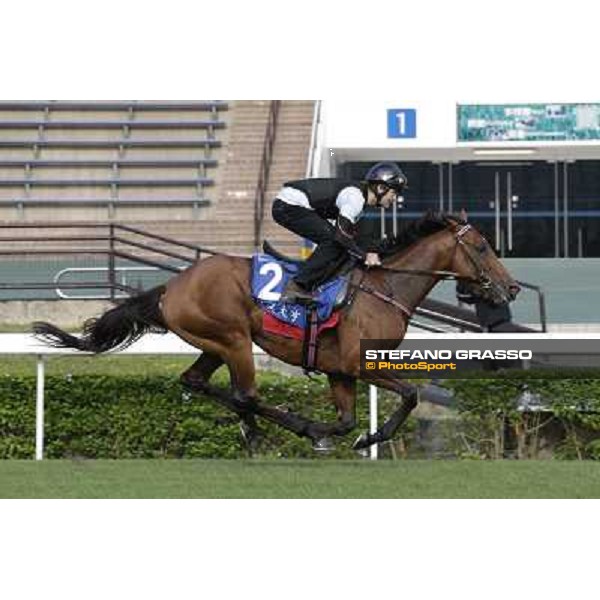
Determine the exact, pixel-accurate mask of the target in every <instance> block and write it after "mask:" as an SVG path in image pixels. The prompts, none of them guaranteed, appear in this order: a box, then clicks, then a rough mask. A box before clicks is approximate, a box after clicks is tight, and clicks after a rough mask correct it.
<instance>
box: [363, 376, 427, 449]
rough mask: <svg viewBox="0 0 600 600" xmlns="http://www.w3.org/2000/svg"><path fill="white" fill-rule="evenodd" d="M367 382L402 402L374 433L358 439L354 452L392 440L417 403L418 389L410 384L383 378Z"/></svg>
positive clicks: (365, 434) (364, 434)
mask: <svg viewBox="0 0 600 600" xmlns="http://www.w3.org/2000/svg"><path fill="white" fill-rule="evenodd" d="M369 382H370V383H371V384H373V385H376V386H377V387H380V388H384V389H386V390H391V391H393V392H396V393H397V394H400V396H401V397H402V400H401V401H400V406H399V407H398V408H397V409H396V410H395V411H394V412H393V413H392V414H391V415H390V417H388V419H387V420H386V421H385V423H384V424H383V425H382V426H381V427H380V428H379V429H377V431H376V432H375V433H368V432H366V433H363V434H361V435H360V436H359V437H358V439H357V440H356V441H355V442H354V445H353V446H352V447H353V448H354V449H355V450H363V449H364V448H368V447H369V446H371V445H372V444H380V443H381V442H386V441H387V440H390V439H392V437H394V435H395V433H396V432H397V431H398V429H400V427H401V426H402V425H403V423H404V422H405V421H406V419H407V418H408V416H409V415H410V413H411V412H412V411H413V410H414V408H415V407H416V406H417V403H418V388H417V386H416V385H414V384H412V383H407V382H406V381H401V380H399V379H387V378H384V377H381V378H377V379H372V380H371V379H370V380H369Z"/></svg>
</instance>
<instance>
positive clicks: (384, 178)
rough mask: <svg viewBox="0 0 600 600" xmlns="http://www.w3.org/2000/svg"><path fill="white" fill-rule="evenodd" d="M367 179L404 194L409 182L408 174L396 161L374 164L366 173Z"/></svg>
mask: <svg viewBox="0 0 600 600" xmlns="http://www.w3.org/2000/svg"><path fill="white" fill-rule="evenodd" d="M365 181H366V182H367V183H369V184H375V185H376V184H380V183H382V184H383V185H386V186H387V187H388V188H391V189H392V190H395V191H396V192H398V195H400V194H402V192H403V191H404V188H405V187H406V185H407V183H408V179H407V178H406V175H405V174H404V173H403V172H402V169H401V168H400V167H399V166H398V165H397V164H396V163H389V162H382V163H377V164H376V165H373V166H372V167H371V168H370V169H369V170H368V171H367V174H366V175H365Z"/></svg>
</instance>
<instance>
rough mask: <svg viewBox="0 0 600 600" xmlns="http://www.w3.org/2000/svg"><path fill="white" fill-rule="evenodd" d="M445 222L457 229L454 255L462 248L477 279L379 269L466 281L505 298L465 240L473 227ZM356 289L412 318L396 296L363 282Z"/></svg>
mask: <svg viewBox="0 0 600 600" xmlns="http://www.w3.org/2000/svg"><path fill="white" fill-rule="evenodd" d="M445 222H446V223H451V224H452V225H453V227H455V230H454V232H453V233H454V238H455V240H456V245H455V247H454V254H456V252H457V250H458V249H459V248H462V250H463V251H464V253H465V256H466V257H467V259H468V261H469V262H470V263H471V265H472V266H473V268H474V270H475V272H476V276H475V277H472V276H469V275H460V274H459V273H456V272H455V271H443V270H428V269H397V268H394V267H387V266H385V265H381V266H378V267H377V268H378V269H381V270H383V271H385V272H388V273H394V274H409V275H418V276H425V277H437V278H439V279H443V280H455V281H466V282H469V283H475V284H477V285H479V286H481V288H482V289H484V290H492V289H495V291H496V293H498V294H499V295H500V296H504V294H503V293H502V290H501V289H500V287H499V286H498V284H496V283H494V282H493V281H492V278H491V277H490V276H489V274H488V273H487V271H486V270H485V268H484V267H483V265H482V264H481V261H480V260H479V258H478V252H477V250H476V249H475V244H473V243H470V242H468V241H466V240H465V239H464V236H465V234H466V233H467V232H469V231H470V230H471V229H472V227H471V225H470V224H468V223H464V224H462V223H459V224H455V223H454V222H452V221H450V220H448V219H445ZM459 227H460V228H459ZM458 228H459V229H458ZM356 287H357V288H359V289H361V290H362V291H364V292H366V293H368V294H371V295H373V296H375V297H377V298H379V299H380V300H382V301H383V302H386V303H388V304H391V305H393V306H395V307H396V308H398V309H400V310H401V311H402V312H403V313H405V314H406V315H407V316H408V317H410V316H411V314H412V310H411V309H410V308H409V307H407V306H406V304H405V303H403V302H400V301H399V300H398V299H397V298H394V296H393V295H392V294H385V293H382V292H380V291H379V290H376V289H375V288H373V287H371V286H368V285H366V284H365V283H364V281H363V280H361V282H360V283H359V284H358V285H357V286H356Z"/></svg>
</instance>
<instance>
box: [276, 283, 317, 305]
mask: <svg viewBox="0 0 600 600" xmlns="http://www.w3.org/2000/svg"><path fill="white" fill-rule="evenodd" d="M314 299H315V298H314V296H313V295H312V293H311V292H309V291H308V290H305V289H304V288H302V287H300V286H299V285H298V284H297V283H296V282H295V281H294V280H293V279H290V280H289V281H288V283H287V285H286V286H285V289H284V290H283V292H282V294H281V298H280V299H279V300H280V302H290V303H292V302H298V303H300V304H306V303H309V302H313V301H314Z"/></svg>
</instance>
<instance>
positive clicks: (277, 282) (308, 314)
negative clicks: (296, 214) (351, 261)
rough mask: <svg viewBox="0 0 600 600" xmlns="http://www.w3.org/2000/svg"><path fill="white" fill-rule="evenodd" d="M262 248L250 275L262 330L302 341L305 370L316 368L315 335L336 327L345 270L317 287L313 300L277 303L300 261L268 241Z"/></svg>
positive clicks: (346, 279)
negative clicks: (296, 302) (306, 302)
mask: <svg viewBox="0 0 600 600" xmlns="http://www.w3.org/2000/svg"><path fill="white" fill-rule="evenodd" d="M263 250H264V254H254V255H253V256H252V276H251V290H252V297H253V299H254V300H255V302H256V303H257V304H258V305H259V306H260V307H261V308H262V309H263V311H264V316H263V329H264V330H265V331H268V332H269V333H275V334H278V335H283V336H285V337H292V338H295V339H300V340H303V367H304V370H305V371H306V372H308V371H315V370H316V369H315V365H316V353H317V338H318V335H319V334H320V333H321V331H323V330H325V329H331V328H333V327H335V326H337V324H338V322H339V309H340V308H341V307H342V306H344V305H345V304H346V303H347V301H348V289H349V280H350V277H349V275H348V272H347V270H346V273H345V274H344V275H338V276H337V277H335V278H334V279H332V280H330V281H327V282H325V283H324V284H322V285H321V286H319V287H318V288H317V290H316V293H315V300H314V302H310V303H308V304H292V303H288V302H280V296H281V293H282V291H283V289H284V287H285V285H286V284H287V282H288V280H289V279H290V278H291V277H293V276H294V275H295V274H296V273H297V271H298V268H299V267H300V265H301V264H302V262H303V261H302V260H298V259H292V258H289V257H287V256H285V255H284V254H282V253H281V252H279V251H277V250H276V249H275V248H273V246H272V245H271V244H269V242H267V241H265V242H264V243H263Z"/></svg>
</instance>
